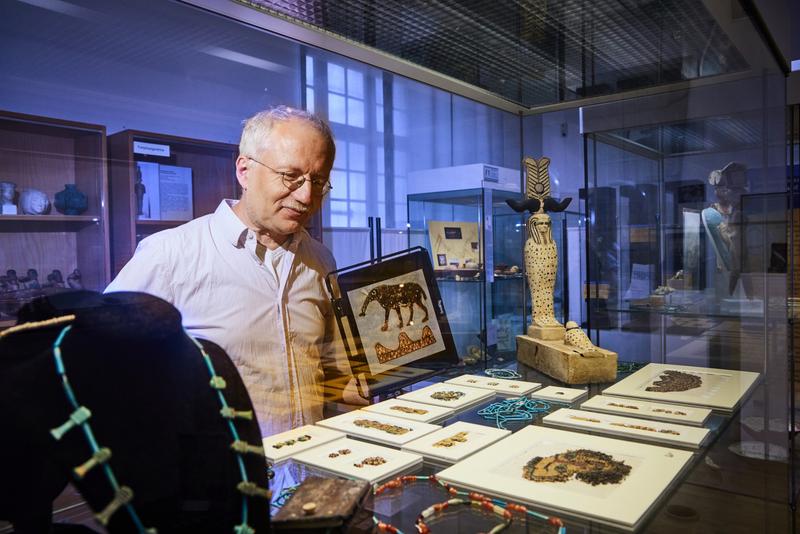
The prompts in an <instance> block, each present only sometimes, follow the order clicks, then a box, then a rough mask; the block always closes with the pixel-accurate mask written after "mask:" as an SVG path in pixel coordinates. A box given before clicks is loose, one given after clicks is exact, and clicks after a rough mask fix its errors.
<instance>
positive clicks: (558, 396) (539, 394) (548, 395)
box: [531, 386, 589, 404]
mask: <svg viewBox="0 0 800 534" xmlns="http://www.w3.org/2000/svg"><path fill="white" fill-rule="evenodd" d="M588 395H589V392H588V391H587V390H585V389H577V388H560V387H558V386H547V387H545V388H542V389H539V390H536V391H534V392H533V393H532V394H531V398H532V399H544V400H549V401H556V402H564V403H566V404H572V403H573V402H578V401H579V400H581V399H583V398H585V397H587V396H588Z"/></svg>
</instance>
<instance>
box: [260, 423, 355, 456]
mask: <svg viewBox="0 0 800 534" xmlns="http://www.w3.org/2000/svg"><path fill="white" fill-rule="evenodd" d="M343 437H345V435H344V433H342V432H338V431H336V430H329V429H327V428H322V427H319V426H314V425H305V426H301V427H300V428H295V429H292V430H287V431H286V432H281V433H280V434H275V435H274V436H269V437H266V438H264V439H263V440H262V442H263V445H264V454H265V456H266V457H267V461H269V462H271V463H273V464H277V463H280V462H283V461H284V460H288V459H289V458H291V457H293V456H294V455H296V454H298V453H300V452H303V451H305V450H308V449H311V448H314V447H317V446H319V445H323V444H325V443H328V442H329V441H333V440H336V439H340V438H343Z"/></svg>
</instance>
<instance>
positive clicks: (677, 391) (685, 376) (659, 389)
mask: <svg viewBox="0 0 800 534" xmlns="http://www.w3.org/2000/svg"><path fill="white" fill-rule="evenodd" d="M758 376H759V374H758V373H752V372H748V371H728V370H726V369H711V368H707V367H693V366H689V365H667V364H663V363H650V364H648V365H646V366H644V367H642V368H641V369H639V370H638V371H636V372H635V373H633V374H632V375H630V376H628V377H627V378H624V379H622V380H620V381H619V382H617V383H616V384H614V385H613V386H611V387H608V388H606V389H605V390H604V391H603V394H605V395H617V396H621V397H634V398H641V399H651V400H658V401H665V402H674V403H679V404H691V405H693V406H706V407H708V408H711V409H713V410H721V411H727V412H730V411H733V410H735V409H736V408H737V407H738V406H739V402H741V400H742V398H743V397H744V396H745V395H746V394H747V392H748V391H750V388H752V387H753V385H754V384H755V383H756V380H757V379H758Z"/></svg>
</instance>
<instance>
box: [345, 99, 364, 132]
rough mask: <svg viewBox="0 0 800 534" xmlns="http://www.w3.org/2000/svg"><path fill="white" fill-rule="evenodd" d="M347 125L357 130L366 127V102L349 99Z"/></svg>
mask: <svg viewBox="0 0 800 534" xmlns="http://www.w3.org/2000/svg"><path fill="white" fill-rule="evenodd" d="M347 124H349V125H350V126H355V127H356V128H363V127H364V101H363V100H356V99H355V98H348V99H347Z"/></svg>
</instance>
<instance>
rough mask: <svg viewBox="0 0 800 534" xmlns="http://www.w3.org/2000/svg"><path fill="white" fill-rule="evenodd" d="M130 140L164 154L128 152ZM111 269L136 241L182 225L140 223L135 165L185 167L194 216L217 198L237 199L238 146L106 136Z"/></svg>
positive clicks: (127, 133) (135, 134)
mask: <svg viewBox="0 0 800 534" xmlns="http://www.w3.org/2000/svg"><path fill="white" fill-rule="evenodd" d="M134 142H143V143H150V144H154V145H161V146H167V147H169V155H168V156H166V155H165V156H156V155H145V154H139V153H134ZM108 152H109V161H110V165H109V169H110V193H111V232H112V234H111V235H112V240H111V242H112V247H111V253H112V271H113V274H114V275H116V274H117V273H118V272H119V271H120V269H122V267H124V266H125V264H126V263H127V262H128V260H129V259H130V258H131V256H133V253H134V251H135V250H136V245H137V244H138V242H139V241H141V240H142V239H144V238H145V237H147V236H148V235H150V234H153V233H155V232H158V231H160V230H165V229H167V228H173V227H175V226H178V225H181V224H183V223H185V222H186V221H174V220H142V219H140V218H139V217H138V216H137V214H138V207H137V198H136V190H135V185H136V180H137V166H136V163H137V162H140V161H141V162H151V163H159V164H162V165H175V166H179V167H188V168H190V169H191V170H192V208H193V215H194V217H195V218H196V217H200V216H202V215H207V214H209V213H213V212H214V210H216V209H217V206H218V205H219V203H220V201H221V200H222V199H223V198H239V196H240V193H241V190H240V187H239V183H238V182H237V181H236V170H235V164H236V158H237V156H238V154H239V147H238V146H236V145H232V144H226V143H217V142H213V141H202V140H199V139H189V138H184V137H174V136H169V135H162V134H157V133H148V132H140V131H134V130H124V131H121V132H119V133H116V134H113V135H110V136H109V137H108Z"/></svg>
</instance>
